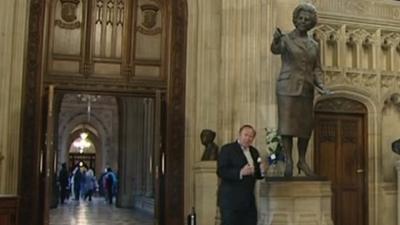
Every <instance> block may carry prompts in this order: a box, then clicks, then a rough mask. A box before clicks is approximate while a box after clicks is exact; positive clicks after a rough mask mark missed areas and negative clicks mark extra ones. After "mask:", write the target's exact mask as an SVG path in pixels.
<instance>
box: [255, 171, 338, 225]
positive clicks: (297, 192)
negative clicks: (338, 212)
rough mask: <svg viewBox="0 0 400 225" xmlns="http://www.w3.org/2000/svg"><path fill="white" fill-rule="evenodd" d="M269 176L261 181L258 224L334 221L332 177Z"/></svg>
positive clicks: (324, 224) (323, 223)
mask: <svg viewBox="0 0 400 225" xmlns="http://www.w3.org/2000/svg"><path fill="white" fill-rule="evenodd" d="M304 179H308V178H292V179H290V180H284V179H282V178H280V179H274V180H266V181H265V182H261V184H260V198H259V201H258V205H259V211H258V212H259V223H258V224H259V225H333V222H332V219H331V196H332V191H331V183H330V182H329V181H315V180H304Z"/></svg>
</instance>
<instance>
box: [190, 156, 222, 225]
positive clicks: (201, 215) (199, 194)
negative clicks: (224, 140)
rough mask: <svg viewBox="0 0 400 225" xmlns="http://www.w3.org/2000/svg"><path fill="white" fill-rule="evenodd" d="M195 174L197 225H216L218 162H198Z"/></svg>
mask: <svg viewBox="0 0 400 225" xmlns="http://www.w3.org/2000/svg"><path fill="white" fill-rule="evenodd" d="M194 174H195V201H196V203H195V207H196V213H197V224H201V225H215V220H216V214H217V189H218V176H217V162H216V161H200V162H197V163H196V164H195V168H194Z"/></svg>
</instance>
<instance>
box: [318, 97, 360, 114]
mask: <svg viewBox="0 0 400 225" xmlns="http://www.w3.org/2000/svg"><path fill="white" fill-rule="evenodd" d="M315 111H316V112H335V113H361V114H365V113H367V109H366V108H365V106H364V105H363V104H361V103H360V102H357V101H354V100H351V99H348V98H332V99H327V100H323V101H319V102H318V103H317V104H316V106H315Z"/></svg>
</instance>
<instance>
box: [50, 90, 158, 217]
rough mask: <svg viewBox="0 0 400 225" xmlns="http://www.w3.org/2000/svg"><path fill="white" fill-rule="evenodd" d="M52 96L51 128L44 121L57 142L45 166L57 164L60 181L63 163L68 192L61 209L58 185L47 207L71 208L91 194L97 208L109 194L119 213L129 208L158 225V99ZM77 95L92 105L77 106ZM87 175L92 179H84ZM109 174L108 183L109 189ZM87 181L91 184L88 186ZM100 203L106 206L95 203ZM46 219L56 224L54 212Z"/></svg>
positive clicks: (79, 100)
mask: <svg viewBox="0 0 400 225" xmlns="http://www.w3.org/2000/svg"><path fill="white" fill-rule="evenodd" d="M55 96H58V97H56V98H53V99H57V98H59V99H60V100H59V101H60V104H59V108H57V107H56V109H55V113H54V118H53V121H54V123H53V122H52V121H48V122H47V124H52V123H53V124H54V125H53V126H54V128H52V129H50V130H54V135H53V136H54V138H53V140H54V141H53V142H54V143H56V144H55V145H54V147H55V149H54V150H55V154H54V157H53V159H52V160H54V161H53V162H50V163H49V165H53V164H55V165H56V166H55V169H54V170H55V171H54V172H55V173H56V174H57V175H58V178H57V179H58V180H59V177H60V169H61V167H62V166H61V165H62V164H63V163H67V165H68V171H69V182H68V187H67V190H70V192H69V195H68V197H67V200H65V201H64V205H61V204H57V203H59V201H58V199H59V197H60V195H59V194H57V193H59V192H60V190H62V188H61V187H60V182H58V183H57V185H56V186H53V192H55V193H53V195H52V196H53V199H52V202H55V203H56V204H55V206H54V207H53V208H56V209H54V210H53V211H57V210H58V211H59V210H60V209H57V208H61V209H62V208H66V207H76V202H79V201H80V202H87V201H88V200H89V201H91V196H92V195H90V198H89V199H87V198H86V197H85V196H86V193H88V191H91V192H92V194H93V196H94V198H96V197H97V198H98V199H97V200H96V201H95V202H96V204H93V205H92V206H98V207H99V208H100V209H101V208H102V205H104V204H106V203H108V202H110V201H109V200H110V197H109V196H110V195H111V202H113V203H112V204H115V205H116V206H117V207H118V208H129V209H133V211H136V214H137V213H138V212H142V213H144V214H145V215H147V217H146V218H147V219H149V218H150V217H149V216H151V217H152V219H151V223H152V224H157V223H155V221H157V218H158V216H159V211H160V206H161V205H162V199H163V197H162V196H161V194H160V192H159V190H160V178H162V176H161V175H160V173H159V171H160V170H161V169H162V168H161V161H162V160H163V159H162V157H164V154H163V153H162V149H161V146H162V145H160V143H161V141H162V137H163V136H164V134H163V130H162V129H165V126H166V125H165V124H164V123H165V120H162V116H161V114H162V108H164V107H162V104H164V103H163V100H162V98H164V97H163V94H162V93H160V92H157V93H155V94H153V95H148V94H147V95H140V96H134V95H132V96H126V95H125V96H124V95H109V94H105V93H102V94H91V93H86V94H81V93H79V94H77V93H75V92H70V91H57V90H56V91H55ZM82 96H86V97H85V99H92V100H91V101H90V102H88V101H82ZM93 96H95V97H93ZM94 99H96V100H95V101H94ZM56 105H57V104H56ZM48 118H49V117H48ZM48 130H49V127H48ZM89 171H92V172H91V173H88V172H89ZM89 174H92V176H94V177H95V178H94V179H93V178H91V179H90V180H88V179H89V177H90V176H89ZM109 174H112V178H113V182H112V186H111V188H110V186H109V185H108V181H109V180H108V178H109V176H108V175H109ZM78 175H79V176H78ZM77 176H78V177H79V179H78V178H77ZM92 180H93V181H94V182H93V183H88V182H92ZM78 182H79V183H80V185H79V184H78ZM53 183H54V182H53ZM78 185H79V187H78ZM88 187H90V188H88ZM108 189H110V190H112V191H111V192H109V191H108ZM110 193H111V194H110ZM54 198H56V199H54ZM103 198H104V200H105V201H99V199H103ZM68 204H72V206H71V205H70V206H68ZM57 205H58V207H56V206H57ZM88 207H89V206H88ZM68 210H70V209H68ZM89 211H90V210H89ZM116 213H118V211H116ZM53 214H54V215H53ZM50 215H51V216H50V220H49V221H50V224H57V222H56V221H59V220H60V218H58V217H57V215H58V213H53V212H52V211H50ZM75 216H79V215H71V218H63V219H64V220H65V222H68V221H67V220H69V219H73V220H75V219H77V218H74V217H75Z"/></svg>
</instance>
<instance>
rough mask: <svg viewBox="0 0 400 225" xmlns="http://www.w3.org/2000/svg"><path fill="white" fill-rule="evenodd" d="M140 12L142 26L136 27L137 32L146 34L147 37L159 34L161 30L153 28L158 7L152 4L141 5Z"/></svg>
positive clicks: (155, 23)
mask: <svg viewBox="0 0 400 225" xmlns="http://www.w3.org/2000/svg"><path fill="white" fill-rule="evenodd" d="M140 9H141V10H142V15H143V17H142V24H141V25H142V26H139V27H138V31H139V32H141V33H143V34H147V35H155V34H158V33H161V28H160V27H157V28H155V26H156V25H157V17H158V11H159V7H158V6H157V5H154V4H143V5H141V6H140Z"/></svg>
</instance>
